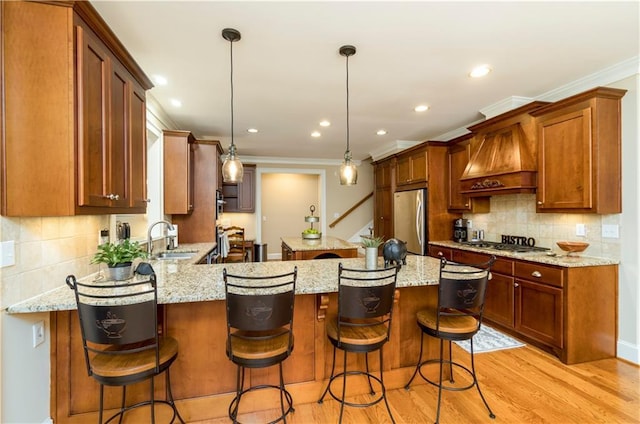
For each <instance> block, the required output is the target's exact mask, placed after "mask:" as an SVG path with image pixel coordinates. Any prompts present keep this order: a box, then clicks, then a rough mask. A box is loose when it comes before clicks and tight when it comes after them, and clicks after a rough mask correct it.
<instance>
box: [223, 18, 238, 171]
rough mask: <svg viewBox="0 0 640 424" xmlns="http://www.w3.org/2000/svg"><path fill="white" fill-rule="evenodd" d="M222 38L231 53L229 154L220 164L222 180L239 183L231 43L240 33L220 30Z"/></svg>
mask: <svg viewBox="0 0 640 424" xmlns="http://www.w3.org/2000/svg"><path fill="white" fill-rule="evenodd" d="M222 37H223V38H224V39H225V40H227V41H229V46H230V49H229V50H230V53H231V55H230V58H231V60H230V63H231V145H230V146H229V154H228V155H227V157H226V158H225V160H224V163H223V164H222V180H223V181H224V182H225V183H241V182H242V174H243V169H242V162H240V159H238V156H237V155H236V145H235V144H234V142H233V43H234V41H238V40H240V32H239V31H238V30H235V29H233V28H225V29H223V30H222Z"/></svg>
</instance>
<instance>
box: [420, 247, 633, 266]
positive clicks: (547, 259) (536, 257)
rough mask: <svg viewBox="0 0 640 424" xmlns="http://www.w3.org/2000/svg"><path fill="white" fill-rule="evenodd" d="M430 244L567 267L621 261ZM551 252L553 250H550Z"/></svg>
mask: <svg viewBox="0 0 640 424" xmlns="http://www.w3.org/2000/svg"><path fill="white" fill-rule="evenodd" d="M429 244H431V245H434V246H442V247H449V248H452V249H459V250H468V251H471V252H478V253H487V254H491V255H496V256H502V257H505V258H512V259H518V260H522V261H530V262H538V263H543V264H549V265H556V266H562V267H567V268H576V267H587V266H603V265H618V264H619V263H620V261H618V260H615V259H609V258H596V257H590V256H582V255H581V256H566V255H564V254H556V255H555V256H549V254H548V253H547V252H508V251H505V250H496V249H492V248H489V247H473V246H468V245H464V244H460V243H456V242H454V241H449V240H445V241H430V242H429ZM549 252H551V251H549Z"/></svg>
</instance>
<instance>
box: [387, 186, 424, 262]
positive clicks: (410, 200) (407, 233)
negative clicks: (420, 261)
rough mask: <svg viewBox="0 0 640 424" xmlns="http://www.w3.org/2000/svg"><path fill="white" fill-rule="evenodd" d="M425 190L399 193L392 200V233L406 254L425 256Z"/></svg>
mask: <svg viewBox="0 0 640 424" xmlns="http://www.w3.org/2000/svg"><path fill="white" fill-rule="evenodd" d="M427 222H428V221H427V190H426V189H419V190H409V191H399V192H396V193H395V194H394V199H393V233H394V236H395V238H397V239H398V240H402V241H405V242H407V252H409V253H414V254H416V255H426V254H427V244H428V243H427Z"/></svg>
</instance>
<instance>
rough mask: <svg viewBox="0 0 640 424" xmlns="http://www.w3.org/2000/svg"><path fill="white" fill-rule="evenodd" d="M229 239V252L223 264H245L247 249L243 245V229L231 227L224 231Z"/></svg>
mask: <svg viewBox="0 0 640 424" xmlns="http://www.w3.org/2000/svg"><path fill="white" fill-rule="evenodd" d="M224 231H225V232H226V234H227V237H228V239H229V251H228V252H227V256H226V257H225V258H224V262H247V248H246V246H245V243H244V241H245V240H244V228H242V227H238V226H233V227H227V228H225V229H224Z"/></svg>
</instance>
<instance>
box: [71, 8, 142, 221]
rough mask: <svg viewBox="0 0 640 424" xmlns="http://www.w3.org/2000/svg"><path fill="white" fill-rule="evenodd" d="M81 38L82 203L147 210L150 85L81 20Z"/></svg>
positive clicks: (78, 40) (78, 26)
mask: <svg viewBox="0 0 640 424" xmlns="http://www.w3.org/2000/svg"><path fill="white" fill-rule="evenodd" d="M76 43H77V51H78V52H79V54H78V56H77V69H78V87H80V89H79V96H78V111H79V116H81V118H82V119H79V120H78V134H79V137H78V191H79V193H78V200H79V206H81V207H86V206H89V207H106V208H113V207H116V208H129V207H132V208H136V207H137V208H141V209H145V208H146V160H145V157H146V100H145V92H144V89H142V88H141V87H140V85H139V84H137V83H136V82H135V80H134V78H133V77H132V76H131V74H130V73H129V72H128V71H127V70H126V69H125V67H124V66H123V65H121V64H120V63H119V62H118V60H117V58H115V57H114V56H113V55H112V54H111V53H110V52H109V49H108V48H107V46H106V45H105V44H104V43H103V42H102V41H100V39H99V38H98V36H97V35H96V34H95V33H94V32H93V31H92V30H91V29H90V28H88V27H87V26H86V25H85V24H84V22H82V21H81V20H80V19H77V20H76ZM141 108H142V110H144V113H141Z"/></svg>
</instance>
